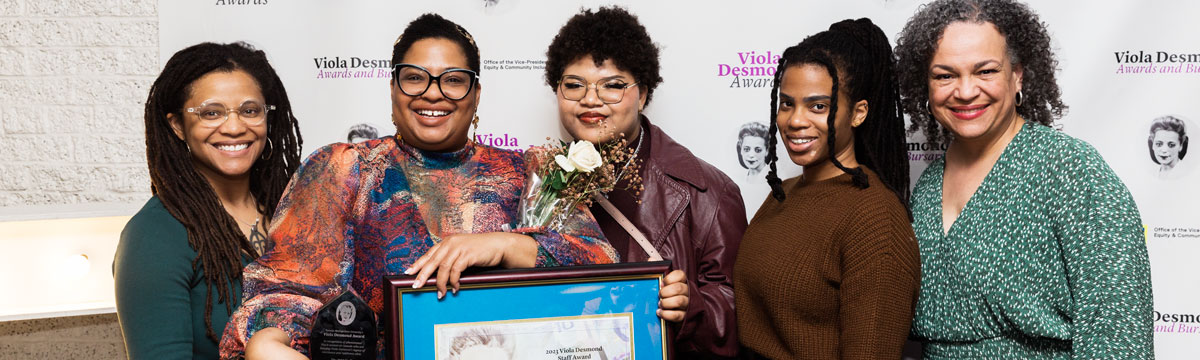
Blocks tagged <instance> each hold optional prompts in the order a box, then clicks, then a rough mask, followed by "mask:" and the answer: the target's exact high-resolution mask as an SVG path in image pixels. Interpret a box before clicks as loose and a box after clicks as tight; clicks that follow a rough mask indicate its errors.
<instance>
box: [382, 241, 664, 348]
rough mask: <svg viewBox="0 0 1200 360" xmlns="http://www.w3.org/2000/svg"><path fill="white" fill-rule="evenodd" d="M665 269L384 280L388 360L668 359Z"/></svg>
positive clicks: (615, 267) (660, 265) (638, 266)
mask: <svg viewBox="0 0 1200 360" xmlns="http://www.w3.org/2000/svg"><path fill="white" fill-rule="evenodd" d="M668 265H669V262H667V261H660V262H653V263H625V264H611V265H588V266H571V267H556V268H543V269H521V270H497V271H489V272H483V273H478V274H472V275H464V276H463V277H462V279H460V283H461V285H460V288H459V291H458V294H452V293H451V294H446V296H445V298H444V299H442V300H438V298H437V292H436V291H435V289H434V287H433V286H432V285H433V280H432V279H431V280H429V281H428V282H426V286H424V287H422V288H420V289H413V288H412V284H413V281H414V280H413V278H412V277H410V276H405V277H398V276H389V277H386V279H385V281H384V283H385V288H386V290H385V291H387V293H386V294H385V296H384V306H385V311H384V313H385V315H384V316H385V319H384V323H385V324H386V325H385V336H386V341H385V343H386V348H387V351H388V354H387V355H388V358H390V359H437V360H450V359H454V360H460V359H461V360H466V359H550V360H577V359H586V360H631V359H638V360H659V359H667V357H668V354H667V347H666V342H665V341H664V339H666V328H665V327H664V323H663V320H662V319H660V318H659V317H658V315H657V314H656V310H658V291H659V284H660V281H661V279H662V277H663V274H664V273H665V272H666V271H667V269H668Z"/></svg>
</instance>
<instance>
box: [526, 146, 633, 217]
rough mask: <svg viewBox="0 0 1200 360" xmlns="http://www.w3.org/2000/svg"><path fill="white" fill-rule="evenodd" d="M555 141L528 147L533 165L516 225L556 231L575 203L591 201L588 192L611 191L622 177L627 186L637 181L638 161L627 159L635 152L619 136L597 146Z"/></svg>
mask: <svg viewBox="0 0 1200 360" xmlns="http://www.w3.org/2000/svg"><path fill="white" fill-rule="evenodd" d="M559 144H560V146H557V147H542V148H538V149H530V151H531V152H532V153H531V155H532V156H531V159H530V160H531V161H532V163H533V164H534V165H533V166H530V170H529V172H530V173H529V177H528V179H527V180H526V183H525V189H524V191H522V192H521V204H520V206H521V208H520V214H521V220H520V222H519V223H518V227H546V228H549V229H553V230H558V229H559V228H561V227H562V224H563V221H565V220H566V219H567V218H568V217H569V215H570V212H571V210H572V209H574V208H575V206H576V205H578V204H579V203H580V202H582V203H584V204H588V205H590V204H591V194H592V193H595V192H601V193H603V192H607V191H609V190H612V189H613V188H614V187H615V186H616V185H617V183H618V182H620V181H621V180H623V179H624V180H626V181H625V184H629V186H637V184H639V183H641V178H640V177H639V176H638V175H637V173H638V172H637V166H638V164H637V162H635V161H631V160H632V158H633V157H634V156H635V155H636V154H634V153H633V152H632V151H630V150H629V149H627V148H626V146H625V145H626V142H625V140H624V139H621V138H620V137H617V139H616V140H614V141H611V142H608V143H606V144H605V145H602V146H600V147H597V146H595V145H594V144H592V143H591V142H589V141H587V140H578V141H575V142H574V143H571V144H567V143H566V142H564V141H561V140H560V141H559ZM613 164H625V165H624V166H623V169H617V167H616V166H614V165H613ZM618 171H620V173H617V172H618ZM638 189H640V187H638Z"/></svg>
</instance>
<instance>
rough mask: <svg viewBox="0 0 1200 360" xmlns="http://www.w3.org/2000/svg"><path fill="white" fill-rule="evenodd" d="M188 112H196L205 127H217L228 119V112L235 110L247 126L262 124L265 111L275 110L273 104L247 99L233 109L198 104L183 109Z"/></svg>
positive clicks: (220, 105) (223, 105) (265, 117)
mask: <svg viewBox="0 0 1200 360" xmlns="http://www.w3.org/2000/svg"><path fill="white" fill-rule="evenodd" d="M185 110H187V112H188V113H191V114H196V116H197V117H199V118H200V123H201V124H203V125H204V126H207V127H218V126H221V124H224V123H225V121H228V120H229V113H233V112H236V113H237V115H238V118H239V119H241V120H242V122H243V123H245V124H246V125H249V126H258V125H262V124H263V123H264V122H266V121H267V112H268V111H271V110H275V105H266V104H262V103H259V102H257V101H247V102H245V103H242V106H239V107H237V108H234V109H227V108H225V104H200V106H197V107H190V108H187V109H185Z"/></svg>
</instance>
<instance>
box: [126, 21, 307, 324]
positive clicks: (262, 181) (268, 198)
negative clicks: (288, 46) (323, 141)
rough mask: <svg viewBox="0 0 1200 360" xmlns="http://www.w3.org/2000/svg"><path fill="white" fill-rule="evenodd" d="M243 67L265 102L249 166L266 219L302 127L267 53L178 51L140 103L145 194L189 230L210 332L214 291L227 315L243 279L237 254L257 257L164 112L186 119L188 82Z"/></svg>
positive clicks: (296, 159)
mask: <svg viewBox="0 0 1200 360" xmlns="http://www.w3.org/2000/svg"><path fill="white" fill-rule="evenodd" d="M235 70H242V71H245V72H246V73H248V74H250V76H252V77H253V78H254V80H255V82H257V83H258V85H259V87H260V88H261V89H262V93H263V97H264V98H265V100H266V102H267V104H271V105H275V110H273V111H269V112H267V141H268V142H267V146H266V147H265V149H264V150H263V152H262V154H261V155H260V156H259V158H258V159H256V160H255V161H254V164H253V165H252V166H251V167H250V192H251V194H253V195H254V199H255V200H256V201H257V202H258V207H259V208H258V211H259V212H262V213H264V214H267V215H268V216H270V215H271V214H273V213H274V212H275V206H276V204H278V203H279V198H280V197H281V196H282V195H283V190H284V188H285V187H286V186H287V184H288V179H289V178H290V177H291V176H292V174H293V173H295V172H296V168H297V166H299V164H300V144H301V142H302V140H301V138H300V128H299V125H298V124H297V121H296V118H295V117H294V116H292V105H291V103H290V102H289V101H288V97H287V92H286V91H284V88H283V83H282V82H281V81H280V80H279V76H278V75H276V74H275V70H274V69H273V68H271V64H270V63H268V62H267V55H266V54H265V53H263V52H262V51H259V50H255V49H254V48H253V47H251V46H250V45H248V44H245V43H232V44H214V43H202V44H197V45H193V46H191V47H188V48H186V49H183V50H180V51H179V52H177V53H175V55H172V56H171V59H170V60H167V63H166V65H165V66H164V67H163V71H162V74H160V75H159V76H158V79H155V80H154V84H153V85H152V86H151V87H150V96H149V97H148V98H147V99H146V114H145V121H146V124H145V125H146V162H147V165H148V167H149V169H150V191H151V192H152V193H153V194H154V195H156V196H158V198H159V200H160V201H162V204H163V207H165V208H166V209H167V212H169V213H170V214H171V216H173V217H175V219H177V220H179V222H180V223H182V224H183V227H184V228H185V229H187V234H188V245H191V247H192V248H193V249H195V250H196V253H197V256H196V258H195V259H194V260H192V268H193V269H199V270H202V271H203V272H204V283H205V285H206V286H207V288H208V289H209V290H210V291H209V292H208V296H207V298H206V301H205V302H204V324H205V329H206V331H207V334H206V335H208V337H209V338H210V339H213V340H214V341H220V340H219V339H218V338H217V336H216V334H214V333H213V332H212V291H211V290H212V289H213V288H216V290H217V294H218V296H219V300H220V301H221V302H223V303H225V308H226V310H228V311H230V312H232V311H233V308H232V305H231V303H232V301H231V300H232V299H233V297H234V296H241V294H234V293H232V291H233V289H232V285H230V283H231V282H233V281H241V278H242V262H241V260H242V256H244V255H243V254H249V255H250V256H251V257H252V258H257V257H258V255H259V254H258V252H257V251H255V249H254V248H253V247H252V246H250V243H249V242H248V241H247V240H246V238H245V235H243V233H242V231H241V229H240V228H239V227H238V224H237V220H234V218H233V216H231V215H229V213H228V212H227V211H226V210H225V207H224V206H223V205H222V204H221V200H220V199H219V198H218V197H217V194H216V192H215V191H214V190H213V187H212V186H211V185H210V184H209V182H208V181H207V180H206V179H205V177H204V176H203V175H201V174H200V173H199V172H198V171H196V168H195V167H194V166H193V165H192V159H191V158H192V155H191V151H190V150H189V149H188V147H187V143H186V142H184V141H182V140H180V139H179V138H178V137H176V136H175V133H174V132H173V131H172V128H171V125H170V123H169V120H168V119H167V115H168V114H174V115H175V116H176V117H179V118H182V117H183V116H184V112H183V111H184V110H183V106H184V103H185V102H186V101H187V99H188V98H189V97H190V96H191V93H192V89H191V86H192V83H193V82H194V81H196V79H199V78H200V77H203V76H204V75H207V74H209V73H212V72H216V71H221V72H231V71H235Z"/></svg>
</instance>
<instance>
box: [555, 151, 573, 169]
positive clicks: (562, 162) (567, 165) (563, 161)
mask: <svg viewBox="0 0 1200 360" xmlns="http://www.w3.org/2000/svg"><path fill="white" fill-rule="evenodd" d="M554 162H555V163H556V164H558V167H560V168H562V169H563V170H566V171H567V172H573V171H575V165H571V162H570V161H568V160H567V157H566V156H562V155H554Z"/></svg>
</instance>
